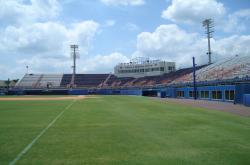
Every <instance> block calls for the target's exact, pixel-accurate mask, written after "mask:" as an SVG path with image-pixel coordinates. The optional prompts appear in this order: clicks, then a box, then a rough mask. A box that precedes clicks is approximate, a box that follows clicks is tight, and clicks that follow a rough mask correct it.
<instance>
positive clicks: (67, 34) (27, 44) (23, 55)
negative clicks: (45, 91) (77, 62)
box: [0, 21, 99, 75]
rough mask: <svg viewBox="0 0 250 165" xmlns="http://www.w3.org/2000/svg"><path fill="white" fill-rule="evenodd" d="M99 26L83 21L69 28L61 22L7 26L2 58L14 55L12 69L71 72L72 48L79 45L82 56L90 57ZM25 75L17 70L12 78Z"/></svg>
mask: <svg viewBox="0 0 250 165" xmlns="http://www.w3.org/2000/svg"><path fill="white" fill-rule="evenodd" d="M98 27H99V24H98V23H96V22H94V21H83V22H78V23H75V24H71V25H69V26H65V25H63V24H61V23H58V22H45V23H32V24H29V25H27V26H24V25H23V26H20V27H15V26H8V27H7V28H6V29H5V30H4V31H3V32H1V38H0V57H1V56H2V57H1V58H4V55H5V54H12V56H13V57H12V59H15V60H16V64H12V65H16V66H15V67H13V69H12V70H15V68H19V67H20V66H25V65H29V66H30V68H31V69H32V70H31V71H34V73H37V72H45V73H46V72H47V73H48V72H50V73H56V72H57V73H58V72H60V73H61V72H63V71H67V70H70V66H71V64H70V63H71V60H70V58H69V56H70V49H69V45H70V44H79V45H80V48H79V49H80V53H81V56H83V58H84V57H85V56H88V51H89V49H90V48H91V41H92V40H93V38H94V35H95V34H96V32H97V30H98ZM8 58H9V57H8ZM13 62H14V60H13ZM23 73H24V70H22V69H18V70H16V72H15V73H14V74H13V75H18V74H19V75H22V74H23ZM4 74H8V75H10V74H9V73H4Z"/></svg>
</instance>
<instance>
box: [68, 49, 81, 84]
mask: <svg viewBox="0 0 250 165" xmlns="http://www.w3.org/2000/svg"><path fill="white" fill-rule="evenodd" d="M78 48H79V46H78V45H70V49H71V57H72V59H73V66H72V68H73V74H72V78H71V82H70V87H74V86H75V75H76V59H77V58H80V55H79V49H78Z"/></svg>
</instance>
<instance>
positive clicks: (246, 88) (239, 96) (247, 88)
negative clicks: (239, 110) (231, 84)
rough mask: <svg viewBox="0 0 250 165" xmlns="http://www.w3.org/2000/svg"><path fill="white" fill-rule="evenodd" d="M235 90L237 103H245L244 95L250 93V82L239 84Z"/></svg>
mask: <svg viewBox="0 0 250 165" xmlns="http://www.w3.org/2000/svg"><path fill="white" fill-rule="evenodd" d="M235 90H236V93H235V103H238V104H243V98H244V95H245V94H250V84H237V85H236V87H235Z"/></svg>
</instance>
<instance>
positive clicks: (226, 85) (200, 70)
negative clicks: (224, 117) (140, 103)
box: [13, 56, 250, 103]
mask: <svg viewBox="0 0 250 165" xmlns="http://www.w3.org/2000/svg"><path fill="white" fill-rule="evenodd" d="M196 70H197V72H196V75H197V76H196V79H197V86H198V88H197V96H198V98H199V99H210V100H219V101H234V102H236V103H237V102H239V103H243V101H244V100H243V95H244V94H245V93H249V92H250V89H249V87H248V86H249V82H250V56H234V57H230V58H228V59H224V60H221V61H218V62H215V63H213V64H210V65H201V66H198V67H196ZM192 72H193V68H183V69H179V70H177V71H172V72H167V73H164V74H160V75H154V76H144V77H137V76H136V77H133V76H132V77H118V76H116V75H114V74H76V75H75V86H74V88H71V86H70V82H71V80H72V74H25V75H24V77H23V78H22V79H21V80H20V81H19V82H18V83H17V84H16V86H15V87H14V88H13V90H19V92H20V90H22V92H23V93H25V92H26V91H27V90H29V92H28V93H29V94H32V92H33V91H34V90H36V89H37V90H40V91H39V92H42V90H41V89H43V90H48V89H51V90H53V91H56V90H64V94H67V93H69V94H89V93H91V94H132V95H134V94H136V95H148V94H149V95H153V96H161V97H179V98H193V90H194V89H193V73H192ZM239 84H240V85H239ZM243 85H246V86H247V87H242V86H243ZM31 89H32V91H30V90H31ZM239 90H241V91H239ZM248 90H249V91H248ZM68 91H70V92H68ZM73 91H74V92H73ZM76 91H78V92H76ZM149 91H150V92H149ZM237 91H239V92H237ZM39 92H38V93H39ZM52 93H53V92H52ZM56 93H58V92H56ZM59 93H60V94H61V92H59ZM228 93H231V94H230V96H229V94H228ZM26 94H27V92H26ZM205 94H206V96H205Z"/></svg>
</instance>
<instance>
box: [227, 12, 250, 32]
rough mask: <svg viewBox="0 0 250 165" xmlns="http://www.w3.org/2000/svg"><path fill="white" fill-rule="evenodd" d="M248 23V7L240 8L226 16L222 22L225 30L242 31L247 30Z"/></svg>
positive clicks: (249, 20)
mask: <svg viewBox="0 0 250 165" xmlns="http://www.w3.org/2000/svg"><path fill="white" fill-rule="evenodd" d="M249 23H250V9H242V10H239V11H236V12H234V13H232V14H229V15H228V16H227V19H226V21H224V22H223V29H224V31H226V32H242V31H245V30H247V28H248V25H249Z"/></svg>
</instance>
